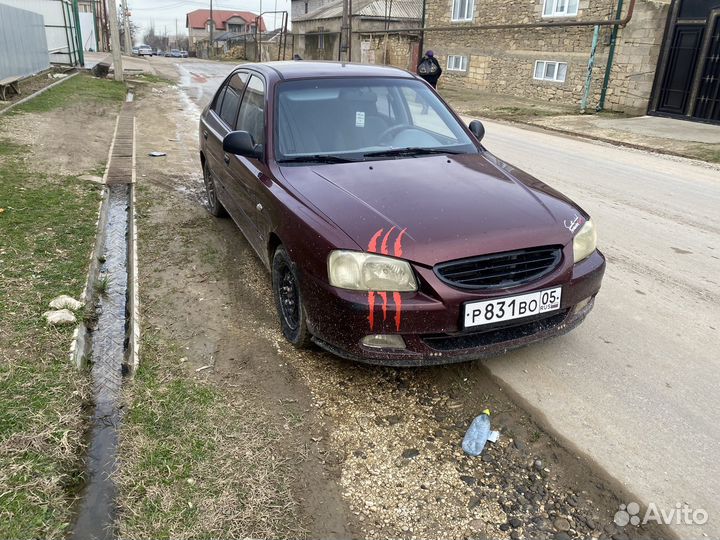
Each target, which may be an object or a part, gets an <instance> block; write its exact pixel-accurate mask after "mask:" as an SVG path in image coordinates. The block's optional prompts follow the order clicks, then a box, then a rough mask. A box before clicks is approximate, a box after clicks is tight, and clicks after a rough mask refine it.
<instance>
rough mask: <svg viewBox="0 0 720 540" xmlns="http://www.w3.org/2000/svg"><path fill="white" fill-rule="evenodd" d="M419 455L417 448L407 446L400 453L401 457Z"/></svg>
mask: <svg viewBox="0 0 720 540" xmlns="http://www.w3.org/2000/svg"><path fill="white" fill-rule="evenodd" d="M419 455H420V450H418V449H417V448H408V449H407V450H405V451H404V452H403V453H402V457H404V458H405V459H413V458H416V457H418V456H419Z"/></svg>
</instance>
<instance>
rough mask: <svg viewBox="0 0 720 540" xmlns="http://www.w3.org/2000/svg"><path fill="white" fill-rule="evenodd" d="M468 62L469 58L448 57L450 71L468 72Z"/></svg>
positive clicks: (454, 55)
mask: <svg viewBox="0 0 720 540" xmlns="http://www.w3.org/2000/svg"><path fill="white" fill-rule="evenodd" d="M467 62H468V59H467V56H460V55H458V54H451V55H450V56H448V62H447V68H448V71H467Z"/></svg>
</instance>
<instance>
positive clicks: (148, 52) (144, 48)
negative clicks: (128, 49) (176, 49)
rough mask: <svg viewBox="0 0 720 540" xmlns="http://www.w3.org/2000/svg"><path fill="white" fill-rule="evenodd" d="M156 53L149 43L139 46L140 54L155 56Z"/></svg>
mask: <svg viewBox="0 0 720 540" xmlns="http://www.w3.org/2000/svg"><path fill="white" fill-rule="evenodd" d="M154 54H155V53H154V52H153V50H152V49H151V48H150V47H148V46H147V45H140V46H139V47H138V56H153V55H154Z"/></svg>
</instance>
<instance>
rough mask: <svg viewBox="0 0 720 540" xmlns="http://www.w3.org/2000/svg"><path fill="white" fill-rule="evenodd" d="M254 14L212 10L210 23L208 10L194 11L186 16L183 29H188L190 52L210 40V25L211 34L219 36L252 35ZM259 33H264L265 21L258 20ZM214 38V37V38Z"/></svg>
mask: <svg viewBox="0 0 720 540" xmlns="http://www.w3.org/2000/svg"><path fill="white" fill-rule="evenodd" d="M256 16H257V15H256V14H255V13H251V12H249V11H226V10H222V9H215V10H213V17H212V19H213V20H212V21H211V20H210V10H209V9H196V10H195V11H191V12H190V13H188V14H187V17H186V19H185V27H186V28H187V29H188V41H189V47H190V50H191V51H197V50H198V44H199V43H204V44H205V46H207V42H208V41H209V39H210V24H211V23H212V24H213V32H214V34H216V35H220V34H222V33H225V32H232V33H233V34H254V33H255V32H256V31H257V27H256V23H255V18H256ZM260 31H261V32H265V31H266V28H265V21H264V20H263V19H260ZM214 37H216V36H214Z"/></svg>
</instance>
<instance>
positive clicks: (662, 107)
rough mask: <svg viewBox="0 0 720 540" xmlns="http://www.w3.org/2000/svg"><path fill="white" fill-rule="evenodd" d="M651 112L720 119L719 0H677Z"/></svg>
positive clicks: (658, 72)
mask: <svg viewBox="0 0 720 540" xmlns="http://www.w3.org/2000/svg"><path fill="white" fill-rule="evenodd" d="M649 112H650V113H652V114H658V115H665V116H674V117H681V118H687V119H691V120H700V121H705V122H714V123H720V0H674V2H673V4H672V8H671V10H670V18H669V20H668V26H667V29H666V32H665V44H664V47H663V52H662V54H661V55H660V62H659V64H658V69H657V74H656V77H655V86H654V88H653V97H652V100H651V103H650V111H649Z"/></svg>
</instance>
